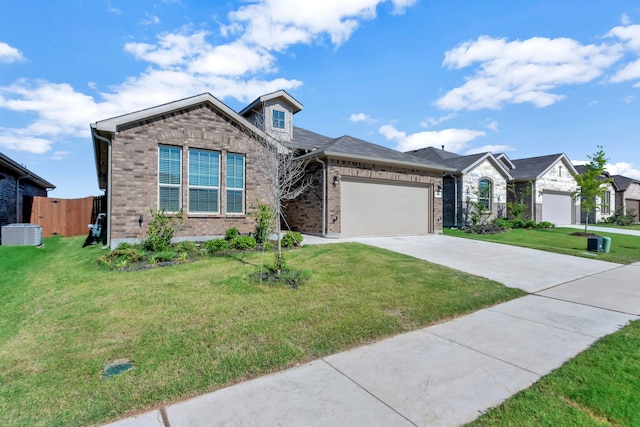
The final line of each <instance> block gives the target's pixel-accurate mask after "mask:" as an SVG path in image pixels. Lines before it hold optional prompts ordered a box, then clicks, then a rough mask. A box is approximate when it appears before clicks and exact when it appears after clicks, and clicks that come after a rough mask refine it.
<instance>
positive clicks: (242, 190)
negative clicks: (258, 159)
mask: <svg viewBox="0 0 640 427" xmlns="http://www.w3.org/2000/svg"><path fill="white" fill-rule="evenodd" d="M230 156H239V157H240V158H241V159H242V187H230V186H229V157H230ZM246 166H247V156H246V155H245V154H242V153H232V152H227V153H226V155H225V183H224V184H225V213H226V214H227V215H234V216H236V215H245V211H246V203H245V197H246V186H247V182H246V181H247V180H246V174H247V167H246ZM229 191H239V192H240V196H241V198H240V200H241V203H242V208H241V210H240V212H230V211H229Z"/></svg>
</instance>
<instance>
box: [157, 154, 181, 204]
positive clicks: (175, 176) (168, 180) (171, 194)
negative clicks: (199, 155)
mask: <svg viewBox="0 0 640 427" xmlns="http://www.w3.org/2000/svg"><path fill="white" fill-rule="evenodd" d="M181 177H182V150H181V149H180V147H170V146H167V145H161V146H160V147H159V153H158V209H164V210H165V211H166V212H178V211H179V210H180V207H181V204H182V203H181V200H182V197H181V196H180V195H181V193H182V191H181V184H182V179H181Z"/></svg>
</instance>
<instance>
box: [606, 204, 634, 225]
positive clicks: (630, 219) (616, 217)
mask: <svg viewBox="0 0 640 427" xmlns="http://www.w3.org/2000/svg"><path fill="white" fill-rule="evenodd" d="M635 219H636V212H635V210H633V209H629V210H627V212H626V213H625V211H624V209H623V208H620V209H616V211H615V212H614V213H613V215H611V216H610V217H609V218H607V221H606V222H608V223H610V224H615V225H622V226H624V225H631V224H633V223H634V222H635Z"/></svg>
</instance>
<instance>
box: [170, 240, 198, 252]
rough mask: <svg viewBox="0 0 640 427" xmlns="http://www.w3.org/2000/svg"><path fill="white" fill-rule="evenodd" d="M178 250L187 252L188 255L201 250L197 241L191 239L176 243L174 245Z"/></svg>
mask: <svg viewBox="0 0 640 427" xmlns="http://www.w3.org/2000/svg"><path fill="white" fill-rule="evenodd" d="M174 249H175V250H176V252H185V253H186V254H187V255H189V254H197V253H198V252H199V249H198V245H196V243H195V242H190V241H187V240H185V241H182V242H178V243H176V245H175V246H174Z"/></svg>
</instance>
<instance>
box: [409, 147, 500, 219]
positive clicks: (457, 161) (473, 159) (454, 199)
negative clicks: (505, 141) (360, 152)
mask: <svg viewBox="0 0 640 427" xmlns="http://www.w3.org/2000/svg"><path fill="white" fill-rule="evenodd" d="M407 154H411V155H413V156H416V157H420V158H421V159H425V160H428V161H432V162H437V163H440V164H443V165H445V166H448V167H450V168H452V169H453V171H452V172H450V173H447V174H445V175H444V177H443V194H442V200H443V204H444V207H443V225H444V226H445V227H460V226H463V225H465V224H467V223H468V222H469V214H470V211H471V203H472V202H480V203H481V204H483V205H484V206H485V207H486V209H487V210H488V211H490V212H491V218H496V217H506V216H507V211H506V203H507V184H508V182H509V181H511V180H512V179H513V177H512V176H511V175H510V174H509V172H508V171H507V168H506V167H505V163H503V162H501V161H499V160H498V159H497V158H496V157H495V156H494V155H493V154H491V153H478V154H471V155H467V156H464V155H460V154H456V153H452V152H449V151H445V150H444V147H443V148H442V149H438V148H434V147H426V148H421V149H419V150H413V151H408V152H407Z"/></svg>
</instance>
